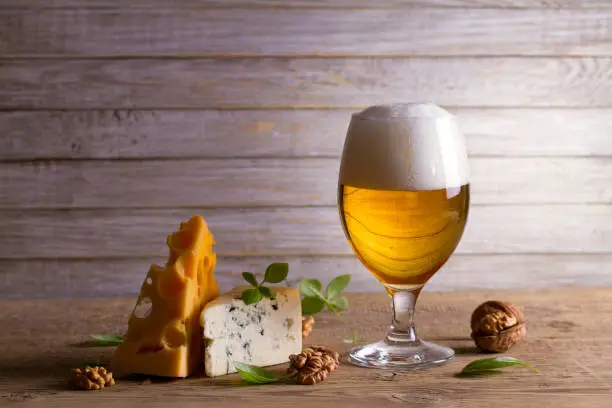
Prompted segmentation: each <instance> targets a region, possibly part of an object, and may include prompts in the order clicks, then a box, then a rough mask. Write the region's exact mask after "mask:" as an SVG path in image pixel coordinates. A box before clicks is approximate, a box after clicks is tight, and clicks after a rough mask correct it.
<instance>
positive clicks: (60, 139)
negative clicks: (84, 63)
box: [0, 108, 612, 160]
mask: <svg viewBox="0 0 612 408" xmlns="http://www.w3.org/2000/svg"><path fill="white" fill-rule="evenodd" d="M449 110H450V111H452V113H454V114H455V115H457V120H458V121H459V125H460V127H461V130H462V132H463V133H464V134H465V137H466V143H467V148H468V153H469V154H470V156H478V155H485V156H610V155H612V121H610V117H611V116H612V110H609V109H461V108H450V109H449ZM353 111H354V110H343V109H340V110H262V111H259V110H257V111H251V110H238V111H224V110H222V111H217V110H204V111H149V110H144V111H134V110H114V111H113V110H102V111H100V110H91V111H50V112H49V111H42V112H40V111H15V112H0V129H2V132H3V134H4V137H3V138H0V160H1V159H5V160H24V159H28V160H29V159H55V158H60V159H64V158H74V159H90V158H95V159H106V158H109V159H115V158H152V157H155V158H171V157H202V158H224V157H228V158H231V157H320V156H326V157H339V156H340V154H341V151H342V146H343V143H344V137H345V135H346V130H347V128H348V122H349V120H350V115H351V113H352V112H353ZM168 135H172V137H169V136H168Z"/></svg>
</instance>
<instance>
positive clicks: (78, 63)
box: [0, 58, 612, 109]
mask: <svg viewBox="0 0 612 408" xmlns="http://www.w3.org/2000/svg"><path fill="white" fill-rule="evenodd" d="M611 67H612V58H527V59H525V58H460V59H457V58H408V59H401V58H396V59H393V58H383V59H360V58H349V59H335V58H330V59H321V58H297V59H294V58H236V59H195V60H166V59H163V60H147V59H136V60H7V61H4V62H2V64H0V109H9V108H10V109H17V108H37V109H44V108H54V109H61V108H76V109H85V108H111V109H116V108H152V109H155V108H186V107H188V108H239V107H250V108H255V107H257V108H264V107H291V108H298V107H302V108H304V107H323V106H324V107H363V106H367V105H371V104H375V103H381V102H385V103H392V102H407V101H416V100H433V101H435V102H436V103H437V104H439V105H446V106H462V107H470V106H471V107H474V106H476V107H482V106H487V107H496V106H497V107H516V106H524V107H529V106H531V107H535V106H539V107H581V106H582V107H585V106H586V107H605V106H611V105H612V93H611V92H609V89H610V87H611V86H612V69H611Z"/></svg>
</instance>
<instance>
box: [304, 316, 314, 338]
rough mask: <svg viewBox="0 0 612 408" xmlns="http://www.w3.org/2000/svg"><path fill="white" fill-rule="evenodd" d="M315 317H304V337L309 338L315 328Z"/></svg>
mask: <svg viewBox="0 0 612 408" xmlns="http://www.w3.org/2000/svg"><path fill="white" fill-rule="evenodd" d="M314 322H315V318H314V316H302V337H308V336H309V335H310V333H312V328H313V326H314Z"/></svg>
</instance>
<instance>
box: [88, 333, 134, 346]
mask: <svg viewBox="0 0 612 408" xmlns="http://www.w3.org/2000/svg"><path fill="white" fill-rule="evenodd" d="M89 337H91V338H92V340H91V341H88V342H87V345H89V346H90V347H116V346H118V345H120V344H121V343H123V341H124V340H125V338H124V337H123V336H122V335H120V334H91V335H89Z"/></svg>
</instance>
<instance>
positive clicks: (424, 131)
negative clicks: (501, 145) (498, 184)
mask: <svg viewBox="0 0 612 408" xmlns="http://www.w3.org/2000/svg"><path fill="white" fill-rule="evenodd" d="M340 183H341V184H346V185H350V186H353V187H361V188H370V189H377V190H412V191H420V190H438V189H443V188H456V187H460V186H462V185H464V184H467V183H468V163H467V154H466V149H465V144H464V141H463V136H462V135H461V133H460V131H459V129H458V127H457V124H456V122H455V117H454V116H453V115H452V114H451V113H449V112H447V111H446V110H444V109H442V108H440V107H439V106H437V105H434V104H431V103H413V104H394V105H376V106H371V107H369V108H367V109H365V110H363V111H361V112H358V113H355V114H353V116H352V118H351V122H350V125H349V129H348V133H347V136H346V141H345V143H344V151H343V154H342V164H341V166H340Z"/></svg>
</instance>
